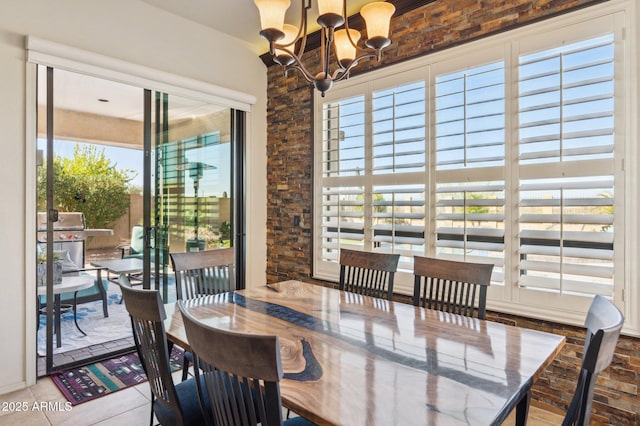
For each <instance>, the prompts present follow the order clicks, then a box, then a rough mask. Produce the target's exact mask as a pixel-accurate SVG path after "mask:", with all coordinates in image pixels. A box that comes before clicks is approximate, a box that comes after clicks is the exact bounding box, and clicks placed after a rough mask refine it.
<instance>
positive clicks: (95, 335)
mask: <svg viewBox="0 0 640 426" xmlns="http://www.w3.org/2000/svg"><path fill="white" fill-rule="evenodd" d="M109 287H110V288H109V294H108V297H107V301H108V309H109V317H108V318H105V317H104V314H103V312H102V302H99V301H98V302H89V303H82V304H80V305H78V314H77V315H78V325H79V326H80V328H82V330H83V331H84V332H85V333H87V335H86V336H85V335H83V334H82V333H80V331H79V330H78V329H77V328H76V326H75V324H74V322H73V312H65V313H63V314H62V315H61V316H60V321H61V329H62V334H61V337H62V346H61V347H59V348H57V347H56V343H55V342H56V337H55V335H54V336H53V353H54V354H59V353H63V352H68V351H73V350H76V349H80V348H86V347H88V346H92V345H97V344H100V343H105V342H110V341H113V340H118V339H123V338H125V337H130V336H131V320H130V319H129V314H128V313H127V309H126V308H125V305H124V303H122V304H120V303H119V301H120V297H121V294H120V291H119V290H120V289H119V287H118V286H117V285H115V284H111V285H110V286H109ZM112 287H115V289H112ZM38 355H40V356H45V355H46V316H45V315H40V324H39V328H38Z"/></svg>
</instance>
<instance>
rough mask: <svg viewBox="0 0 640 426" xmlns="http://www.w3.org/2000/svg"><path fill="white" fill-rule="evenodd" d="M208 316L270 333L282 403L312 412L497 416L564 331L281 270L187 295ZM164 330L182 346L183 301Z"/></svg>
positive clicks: (430, 420) (526, 385)
mask: <svg viewBox="0 0 640 426" xmlns="http://www.w3.org/2000/svg"><path fill="white" fill-rule="evenodd" d="M186 303H187V305H186V306H187V309H188V310H189V312H190V313H192V314H193V315H194V316H195V317H196V318H197V319H199V320H200V321H203V322H204V323H206V324H209V325H212V326H214V327H219V328H224V329H230V330H235V331H240V332H247V333H257V334H276V335H278V336H279V341H280V352H281V357H282V366H283V370H284V372H285V377H284V379H283V380H282V382H281V384H280V387H281V393H282V401H283V405H285V406H286V407H288V408H291V409H292V410H294V411H295V412H296V413H298V414H300V415H302V416H304V417H306V418H308V419H309V420H311V421H313V422H316V423H320V424H349V425H358V424H367V425H389V424H402V425H412V424H416V425H428V424H433V425H444V424H447V425H450V424H451V425H458V424H460V425H462V424H464V425H468V424H474V425H475V424H478V425H479V424H494V423H500V422H501V421H502V420H504V418H505V417H506V416H507V415H508V414H509V412H511V410H512V409H513V408H514V407H515V405H516V404H517V402H518V400H519V399H520V397H521V396H522V395H523V393H525V392H527V391H528V390H529V389H530V387H531V385H532V383H533V382H534V381H535V380H536V378H537V377H538V375H539V374H540V373H541V372H542V371H543V370H544V368H545V367H546V365H548V364H549V363H550V362H551V361H552V360H553V358H554V357H555V355H556V354H557V353H558V352H559V351H560V349H561V348H562V346H563V345H564V337H563V336H558V335H554V334H550V333H544V332H539V331H535V330H529V329H524V328H518V327H513V326H509V325H505V324H501V323H496V322H491V321H484V320H478V319H475V318H468V317H463V316H459V315H454V314H448V313H444V312H439V311H433V310H428V309H423V308H420V307H414V306H412V305H408V304H404V303H399V302H389V301H387V300H383V299H376V298H371V297H366V296H361V295H357V294H353V293H346V292H341V291H338V290H335V289H330V288H326V287H322V286H319V285H313V284H307V283H302V282H299V281H286V282H282V283H277V284H271V285H268V286H263V287H258V288H251V289H246V290H240V291H236V292H234V293H224V294H220V295H215V296H205V297H201V298H198V299H192V300H189V301H187V302H186ZM166 309H167V321H166V324H167V327H166V328H167V335H168V337H169V339H170V340H172V341H174V342H175V343H176V344H179V345H180V346H183V347H186V348H187V349H188V348H189V345H188V342H187V339H186V334H185V331H184V326H183V324H182V318H181V317H180V312H179V311H178V310H177V309H176V308H175V306H174V305H167V307H166Z"/></svg>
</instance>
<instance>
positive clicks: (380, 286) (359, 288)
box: [339, 249, 400, 300]
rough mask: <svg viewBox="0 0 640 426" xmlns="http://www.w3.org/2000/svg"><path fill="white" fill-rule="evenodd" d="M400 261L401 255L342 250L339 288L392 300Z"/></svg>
mask: <svg viewBox="0 0 640 426" xmlns="http://www.w3.org/2000/svg"><path fill="white" fill-rule="evenodd" d="M399 260H400V255H399V254H390V253H376V252H364V251H358V250H349V249H340V284H339V288H340V290H344V291H349V292H352V293H358V294H362V295H365V296H373V297H380V298H386V299H387V300H391V297H392V295H393V278H394V275H395V272H396V270H397V269H398V261H399Z"/></svg>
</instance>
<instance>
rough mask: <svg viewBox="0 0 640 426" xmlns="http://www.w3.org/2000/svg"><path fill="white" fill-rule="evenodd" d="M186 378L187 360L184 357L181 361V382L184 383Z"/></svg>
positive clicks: (187, 373)
mask: <svg viewBox="0 0 640 426" xmlns="http://www.w3.org/2000/svg"><path fill="white" fill-rule="evenodd" d="M188 376H189V360H188V359H187V357H184V358H183V360H182V381H183V382H184V381H185V380H187V377H188Z"/></svg>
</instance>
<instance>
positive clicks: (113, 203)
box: [38, 145, 135, 228]
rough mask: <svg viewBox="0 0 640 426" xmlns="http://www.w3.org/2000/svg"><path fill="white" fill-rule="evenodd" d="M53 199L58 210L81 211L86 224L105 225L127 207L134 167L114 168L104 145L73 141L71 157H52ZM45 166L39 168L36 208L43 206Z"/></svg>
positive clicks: (44, 203) (114, 219)
mask: <svg viewBox="0 0 640 426" xmlns="http://www.w3.org/2000/svg"><path fill="white" fill-rule="evenodd" d="M53 171H54V181H53V190H54V198H55V199H54V203H55V206H56V208H57V209H58V210H60V211H66V212H83V213H84V216H85V220H86V226H87V228H108V227H109V226H111V225H112V224H113V223H114V222H115V221H116V220H118V219H119V218H120V217H121V216H122V215H123V214H125V213H126V211H127V208H129V202H130V198H129V192H130V188H129V185H128V184H129V182H130V181H131V180H132V179H133V176H135V172H134V171H133V170H116V168H115V164H112V163H111V160H110V159H109V158H107V157H106V156H105V153H104V149H101V150H98V149H97V147H95V146H93V145H76V147H75V149H74V151H73V157H72V158H65V157H55V158H54V159H53ZM46 181H47V170H46V166H43V167H40V168H39V169H38V210H39V211H45V210H46Z"/></svg>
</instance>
